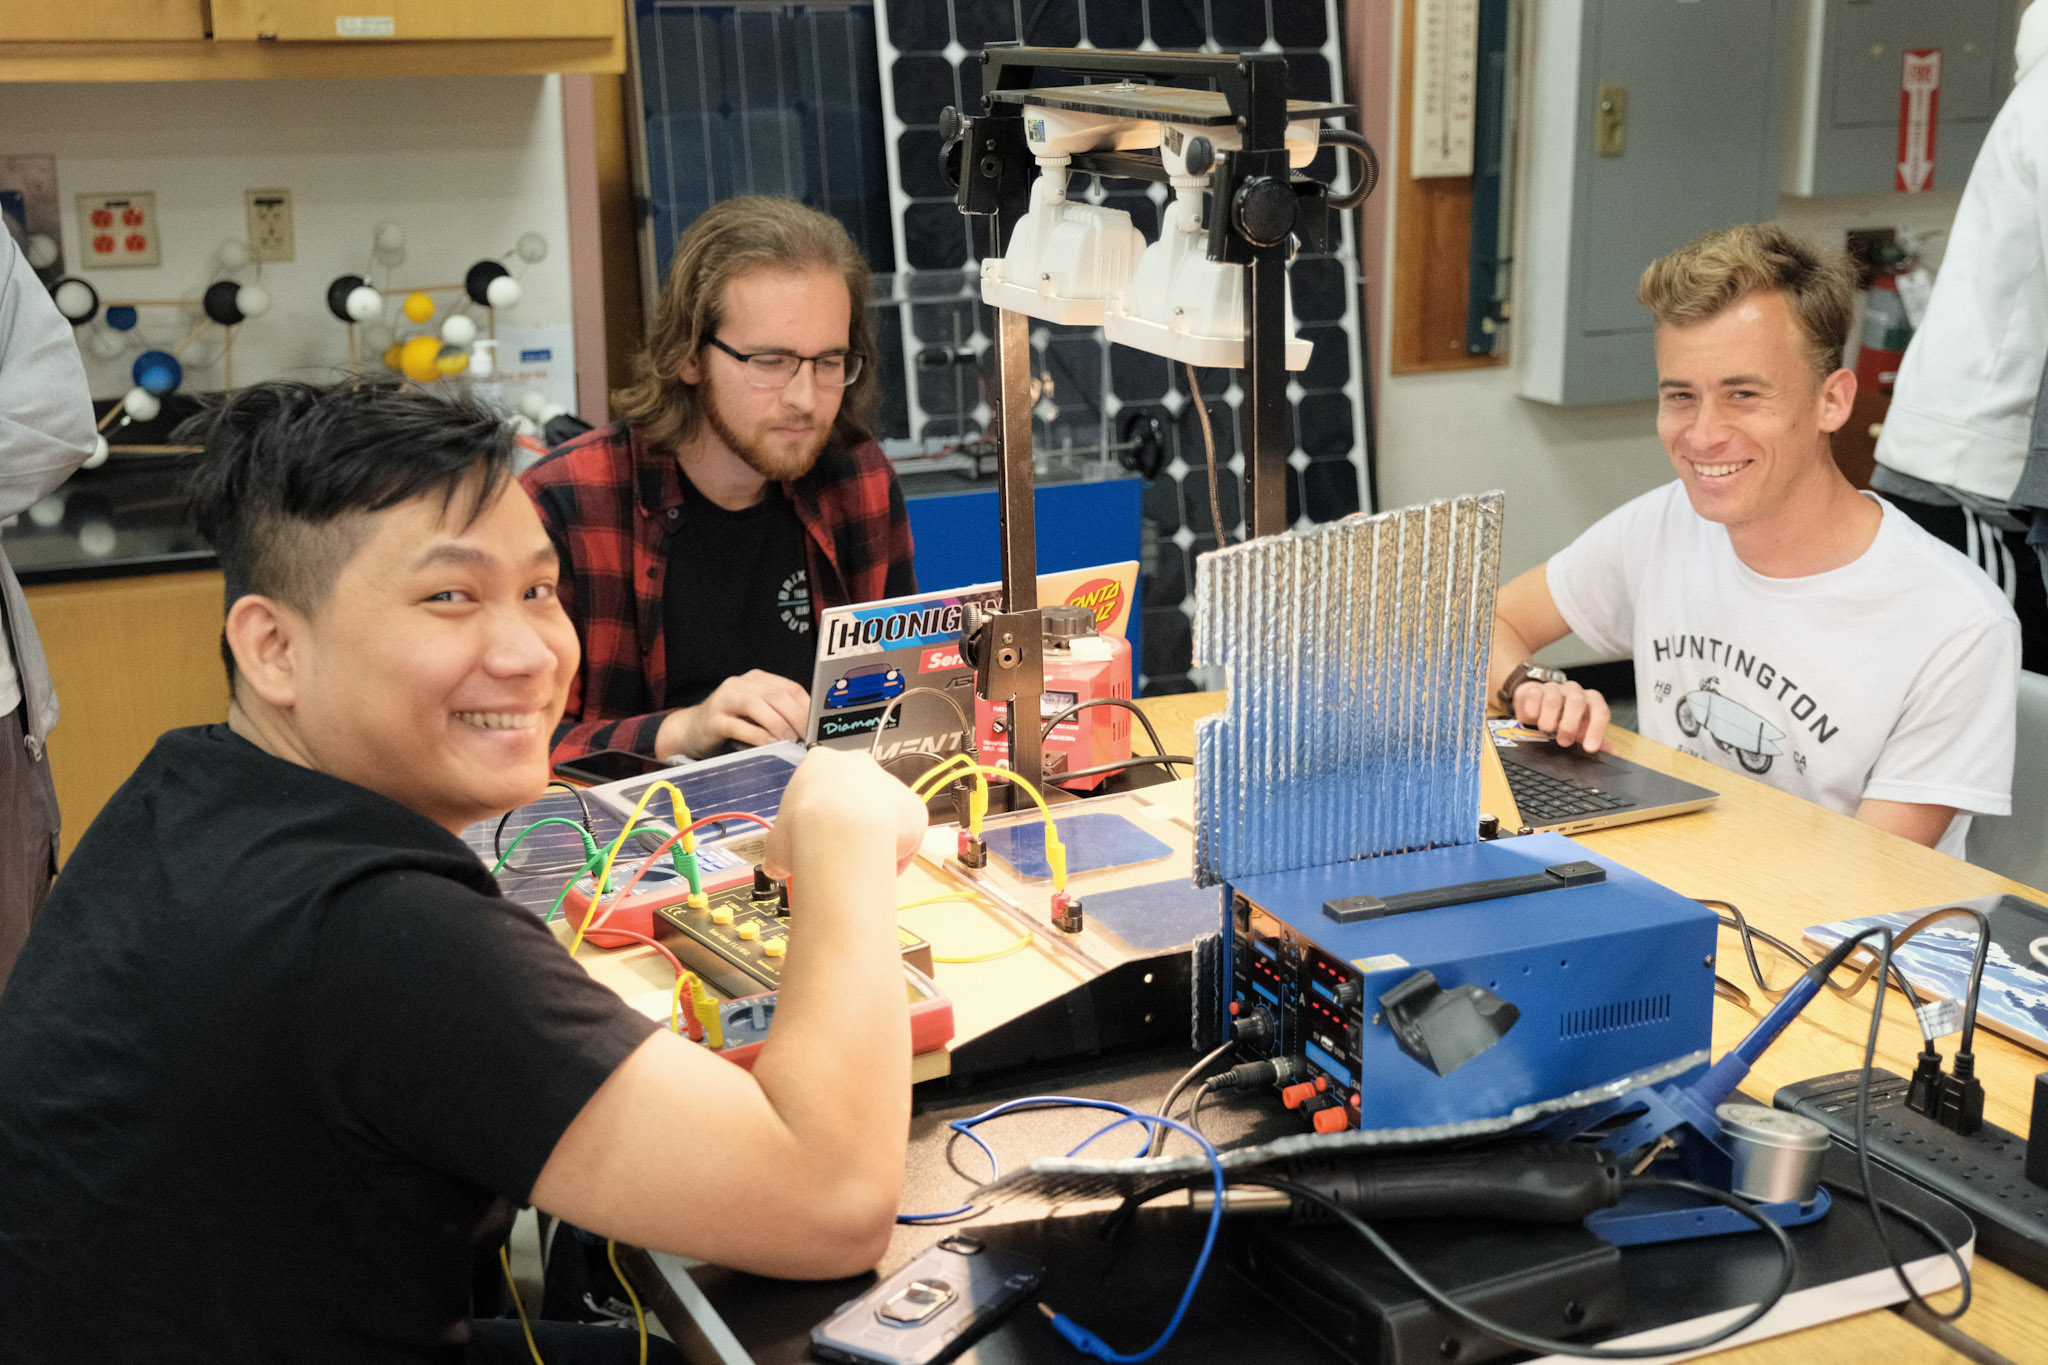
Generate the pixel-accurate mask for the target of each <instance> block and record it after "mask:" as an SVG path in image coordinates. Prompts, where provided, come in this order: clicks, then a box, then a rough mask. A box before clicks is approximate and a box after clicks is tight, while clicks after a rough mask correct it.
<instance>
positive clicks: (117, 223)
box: [78, 191, 163, 270]
mask: <svg viewBox="0 0 2048 1365" xmlns="http://www.w3.org/2000/svg"><path fill="white" fill-rule="evenodd" d="M78 245H79V249H80V254H81V255H83V256H84V258H85V259H84V261H83V262H82V264H83V265H85V266H86V267H87V268H89V269H94V270H102V269H106V268H108V267H110V266H118V265H158V264H161V263H162V260H163V243H161V242H160V241H158V240H157V231H156V195H155V193H154V192H150V191H143V192H138V193H134V194H81V195H79V196H78Z"/></svg>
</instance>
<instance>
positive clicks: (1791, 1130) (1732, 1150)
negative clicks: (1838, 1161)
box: [1714, 1103, 1828, 1204]
mask: <svg viewBox="0 0 2048 1365" xmlns="http://www.w3.org/2000/svg"><path fill="white" fill-rule="evenodd" d="M1714 1117H1715V1118H1717V1119H1719V1120H1720V1121H1721V1132H1722V1133H1723V1134H1724V1135H1725V1136H1726V1137H1727V1139H1728V1144H1727V1145H1728V1154H1729V1156H1730V1157H1732V1158H1733V1159H1734V1162H1735V1172H1734V1181H1733V1189H1734V1191H1735V1193H1737V1194H1739V1195H1741V1196H1742V1197H1743V1198H1744V1199H1751V1200H1755V1201H1756V1202H1757V1203H1759V1204H1781V1203H1799V1204H1810V1203H1812V1202H1813V1199H1814V1196H1815V1195H1816V1194H1818V1193H1819V1191H1820V1163H1821V1158H1822V1157H1823V1156H1824V1155H1826V1153H1827V1150H1828V1130H1827V1129H1825V1128H1823V1127H1822V1126H1821V1125H1820V1124H1818V1123H1816V1122H1814V1121H1813V1120H1812V1119H1810V1118H1807V1117H1806V1116H1805V1115H1804V1114H1791V1113H1787V1112H1786V1111H1784V1110H1782V1109H1766V1108H1765V1107H1764V1106H1762V1105H1760V1104H1740V1103H1734V1104H1724V1105H1722V1106H1720V1107H1719V1108H1718V1109H1716V1110H1714Z"/></svg>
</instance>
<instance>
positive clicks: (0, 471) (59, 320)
mask: <svg viewBox="0 0 2048 1365" xmlns="http://www.w3.org/2000/svg"><path fill="white" fill-rule="evenodd" d="M93 444H94V442H93V427H92V395H91V393H90V392H88V391H87V389H86V384H85V366H84V364H83V363H82V362H81V361H80V360H79V358H78V345H77V343H76V342H74V341H73V340H72V339H71V324H70V323H68V322H66V321H65V320H64V316H63V314H61V313H59V312H58V311H57V305H56V304H54V303H52V302H50V295H49V292H48V291H47V290H45V289H44V288H43V282H42V281H41V280H39V279H37V278H36V276H35V272H34V271H32V270H30V269H29V265H28V261H27V260H26V259H25V258H24V257H23V256H22V254H21V249H20V248H19V247H17V246H16V245H15V243H14V238H13V237H12V236H10V235H9V234H8V232H7V231H6V230H5V229H4V228H0V522H5V521H7V520H9V519H11V518H13V517H16V516H19V515H20V514H21V513H23V512H25V511H27V510H28V509H29V508H30V507H31V506H33V505H34V504H35V503H37V502H38V501H40V500H41V499H43V498H45V497H47V496H49V495H50V494H51V493H52V492H54V491H55V490H56V488H57V485H59V484H61V483H63V482H64V480H66V479H68V478H70V477H71V474H72V471H73V470H75V469H77V468H78V467H79V466H80V465H81V464H84V463H85V461H86V460H87V459H88V458H89V457H90V456H91V455H92V452H93ZM56 723H57V694H56V691H55V689H53V688H52V687H51V685H50V670H49V668H48V667H47V666H46V665H45V664H44V662H43V651H42V646H41V645H40V644H38V643H37V641H36V632H35V626H34V625H33V624H32V623H31V622H30V621H29V619H28V602H27V600H26V599H25V598H23V597H22V595H21V584H19V583H18V582H16V581H15V578H14V570H13V569H11V568H9V567H8V564H7V555H6V553H5V552H4V551H0V986H5V985H6V984H7V977H8V974H9V973H10V972H12V971H13V970H14V958H15V955H16V954H17V953H19V952H20V951H21V945H22V941H23V940H24V939H26V938H27V937H28V923H29V920H31V919H32V918H34V917H35V913H36V910H37V908H38V907H40V906H41V905H42V903H43V897H44V896H45V895H46V894H47V893H48V892H49V889H50V877H51V875H52V874H53V873H54V872H56V870H57V863H56V857H57V794H56V791H55V790H54V788H52V786H51V785H50V762H49V759H48V758H47V757H46V756H45V754H44V752H43V742H44V741H45V740H46V739H48V738H49V734H50V727H51V726H53V725H55V724H56Z"/></svg>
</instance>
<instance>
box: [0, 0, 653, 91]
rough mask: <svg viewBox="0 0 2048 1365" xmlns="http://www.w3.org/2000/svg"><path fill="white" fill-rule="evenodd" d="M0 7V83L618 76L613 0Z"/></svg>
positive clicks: (111, 1) (621, 27)
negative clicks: (556, 74) (558, 74)
mask: <svg viewBox="0 0 2048 1365" xmlns="http://www.w3.org/2000/svg"><path fill="white" fill-rule="evenodd" d="M210 4H211V9H210V13H211V16H212V21H211V30H210V31H209V26H208V21H207V15H208V13H209V0H0V84H5V83H7V82H10V81H204V80H266V79H279V78H281V79H291V78H310V77H335V76H527V75H541V74H545V73H548V72H583V73H589V74H593V75H618V74H620V73H622V72H624V71H625V69H626V3H625V0H210Z"/></svg>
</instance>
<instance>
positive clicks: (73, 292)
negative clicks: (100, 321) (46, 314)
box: [51, 280, 99, 322]
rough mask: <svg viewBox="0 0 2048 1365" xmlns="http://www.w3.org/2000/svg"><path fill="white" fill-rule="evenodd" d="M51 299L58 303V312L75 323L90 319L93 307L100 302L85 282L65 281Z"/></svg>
mask: <svg viewBox="0 0 2048 1365" xmlns="http://www.w3.org/2000/svg"><path fill="white" fill-rule="evenodd" d="M51 297H52V298H54V299H55V300H56V301H57V311H58V312H60V313H62V314H63V315H64V316H65V317H67V318H70V319H71V320H72V321H73V322H78V321H81V320H82V319H84V318H87V317H90V316H91V315H92V310H93V305H94V304H96V303H97V302H99V300H97V299H95V298H94V297H93V294H92V290H91V289H90V288H88V287H87V286H86V284H85V282H84V281H83V280H66V281H64V283H62V284H60V285H58V286H57V292H56V293H55V294H53V295H51Z"/></svg>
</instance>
